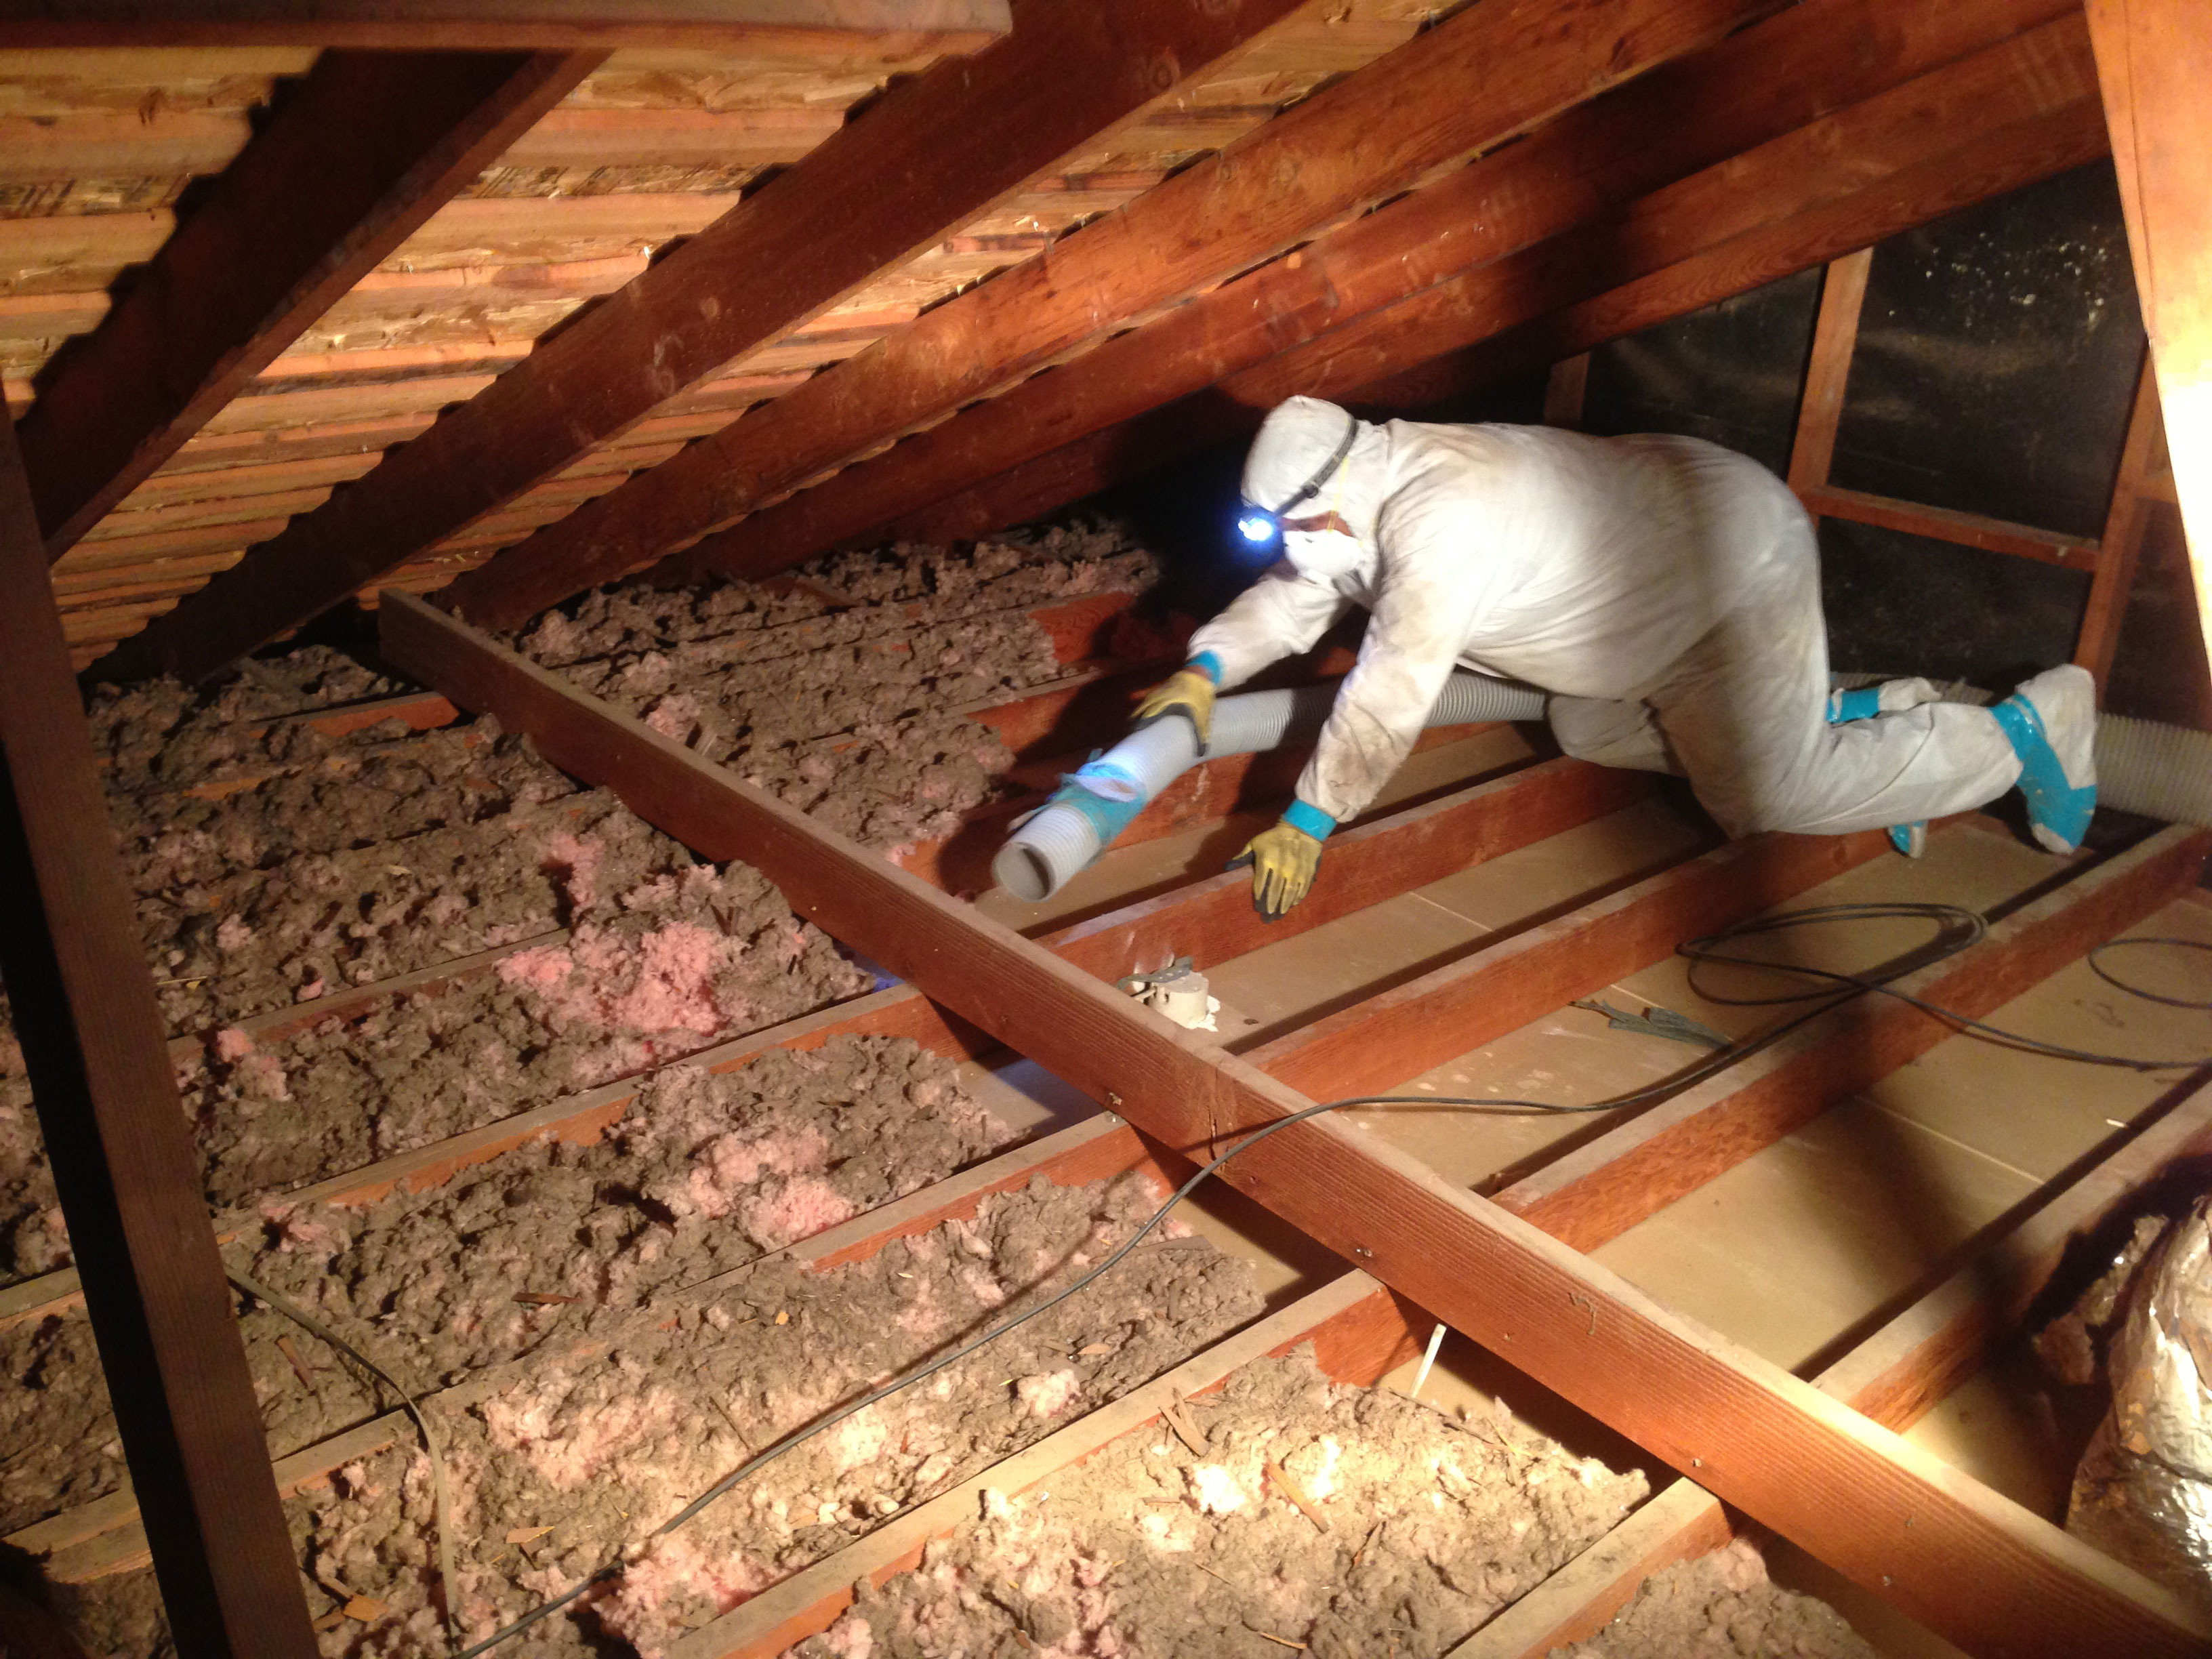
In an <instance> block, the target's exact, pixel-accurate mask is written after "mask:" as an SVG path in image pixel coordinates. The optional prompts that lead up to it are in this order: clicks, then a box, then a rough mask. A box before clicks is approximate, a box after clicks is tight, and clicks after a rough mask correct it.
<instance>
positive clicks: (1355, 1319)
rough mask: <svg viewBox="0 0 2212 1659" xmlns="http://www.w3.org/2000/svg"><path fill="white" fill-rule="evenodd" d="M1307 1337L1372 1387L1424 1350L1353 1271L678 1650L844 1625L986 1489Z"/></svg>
mask: <svg viewBox="0 0 2212 1659" xmlns="http://www.w3.org/2000/svg"><path fill="white" fill-rule="evenodd" d="M1308 1343H1310V1344H1311V1345H1312V1346H1313V1351H1314V1352H1313V1358H1314V1363H1315V1364H1316V1367H1318V1369H1319V1370H1321V1372H1322V1375H1323V1376H1327V1377H1328V1378H1329V1380H1330V1381H1332V1382H1334V1383H1339V1384H1340V1385H1342V1386H1344V1387H1346V1388H1366V1387H1371V1386H1373V1385H1374V1384H1375V1383H1379V1382H1380V1381H1382V1379H1383V1377H1384V1376H1386V1375H1388V1374H1389V1371H1390V1370H1392V1369H1393V1368H1394V1367H1395V1366H1397V1365H1398V1364H1401V1363H1403V1362H1404V1361H1405V1360H1406V1359H1407V1358H1411V1356H1412V1354H1413V1352H1414V1348H1413V1333H1412V1330H1411V1328H1410V1327H1409V1325H1408V1322H1407V1310H1406V1309H1404V1308H1403V1307H1402V1306H1401V1305H1400V1304H1399V1303H1398V1300H1397V1298H1395V1297H1393V1296H1392V1295H1391V1294H1390V1293H1389V1291H1386V1290H1384V1289H1383V1287H1382V1286H1381V1285H1377V1284H1376V1282H1375V1281H1374V1280H1373V1279H1370V1278H1369V1277H1368V1276H1367V1275H1366V1274H1365V1273H1346V1274H1345V1275H1344V1276H1343V1277H1342V1278H1340V1279H1334V1280H1332V1281H1331V1282H1329V1283H1328V1284H1326V1285H1322V1287H1321V1288H1320V1289H1319V1290H1316V1291H1310V1292H1308V1293H1307V1294H1306V1295H1304V1296H1302V1297H1299V1298H1298V1299H1297V1301H1296V1302H1293V1303H1291V1304H1290V1306H1288V1307H1286V1308H1284V1309H1282V1310H1280V1311H1279V1312H1277V1313H1273V1314H1270V1315H1268V1316H1267V1317H1266V1318H1264V1319H1262V1320H1261V1321H1259V1322H1257V1323H1255V1324H1253V1325H1249V1326H1247V1327H1246V1328H1244V1329H1243V1330H1241V1331H1239V1332H1237V1334H1235V1335H1234V1336H1231V1337H1230V1338H1228V1339H1227V1340H1225V1341H1222V1342H1219V1343H1217V1344H1216V1345H1215V1346H1212V1347H1211V1348H1208V1349H1206V1351H1205V1352H1203V1353H1200V1354H1197V1355H1195V1356H1194V1357H1193V1358H1189V1359H1187V1360H1185V1361H1184V1362H1183V1363H1182V1364H1180V1365H1178V1366H1176V1368H1175V1369H1174V1370H1170V1371H1167V1372H1164V1374H1162V1375H1161V1376H1158V1377H1155V1378H1154V1379H1152V1381H1151V1382H1149V1383H1145V1384H1143V1385H1142V1386H1141V1387H1139V1388H1137V1389H1132V1390H1131V1391H1130V1392H1129V1393H1127V1394H1126V1395H1122V1396H1121V1398H1120V1399H1119V1400H1116V1401H1114V1402H1113V1403H1112V1404H1111V1405H1108V1406H1103V1407H1100V1408H1099V1409H1098V1410H1097V1411H1094V1412H1091V1413H1087V1414H1086V1415H1085V1416H1083V1417H1080V1418H1079V1419H1076V1420H1075V1421H1074V1422H1073V1423H1071V1424H1069V1425H1067V1426H1066V1428H1064V1429H1061V1430H1059V1431H1057V1432H1055V1433H1054V1434H1051V1435H1048V1436H1047V1437H1045V1438H1044V1439H1042V1440H1041V1441H1039V1442H1038V1443H1036V1445H1034V1446H1030V1447H1029V1448H1027V1449H1024V1450H1023V1451H1019V1452H1017V1453H1015V1454H1014V1455H1012V1456H1011V1457H1008V1458H1005V1459H1003V1460H1001V1461H1000V1462H997V1463H994V1464H993V1465H992V1466H991V1467H990V1468H987V1469H986V1470H983V1471H981V1472H980V1473H978V1474H974V1475H971V1476H969V1478H968V1479H967V1480H963V1481H961V1482H960V1483H959V1484H958V1485H957V1486H953V1487H952V1488H951V1490H949V1491H947V1492H941V1493H939V1495H938V1496H936V1497H934V1498H930V1499H929V1500H928V1501H927V1502H926V1503H923V1504H916V1505H915V1507H914V1508H913V1509H911V1510H907V1511H906V1512H904V1513H903V1514H902V1515H900V1516H898V1517H897V1518H896V1519H895V1520H893V1521H891V1522H888V1523H887V1524H885V1525H884V1526H883V1527H881V1528H878V1529H877V1530H876V1531H875V1532H872V1533H871V1534H868V1536H867V1537H866V1538H864V1539H862V1540H861V1541H860V1542H858V1543H856V1544H852V1545H848V1547H845V1548H844V1549H842V1550H839V1551H838V1552H837V1553H836V1554H834V1555H831V1556H829V1557H828V1558H827V1559H823V1560H821V1561H817V1562H816V1563H815V1564H814V1565H812V1566H811V1567H807V1568H805V1569H804V1570H803V1571H799V1572H797V1573H794V1574H793V1575H792V1577H789V1578H787V1579H785V1580H784V1581H783V1582H782V1583H780V1584H776V1585H774V1586H772V1587H770V1588H769V1589H765V1590H763V1591H762V1592H761V1593H760V1594H759V1595H757V1596H755V1597H753V1598H752V1599H751V1600H750V1601H745V1602H743V1603H741V1604H740V1605H739V1606H738V1607H737V1608H736V1610H735V1611H733V1612H731V1613H726V1614H724V1615H723V1616H722V1617H721V1618H720V1619H717V1620H714V1621H712V1622H711V1623H709V1624H708V1625H706V1626H702V1627H701V1628H700V1629H699V1630H697V1631H696V1632H692V1633H691V1634H690V1635H689V1636H686V1637H685V1638H683V1640H682V1641H680V1642H679V1643H678V1644H676V1645H675V1646H674V1647H672V1648H671V1649H670V1650H669V1659H775V1656H777V1655H779V1654H781V1653H784V1652H786V1651H787V1650H789V1649H790V1648H791V1647H793V1645H794V1644H797V1643H799V1642H801V1641H804V1640H805V1638H807V1637H809V1636H813V1635H817V1634H818V1633H819V1632H823V1631H825V1630H827V1629H828V1628H829V1626H831V1625H833V1624H835V1623H836V1621H837V1620H838V1619H839V1617H840V1616H842V1614H843V1613H844V1611H845V1609H846V1608H847V1607H850V1606H851V1605H852V1603H853V1599H854V1594H855V1590H856V1586H857V1585H858V1584H860V1583H863V1582H865V1583H873V1584H878V1585H880V1584H883V1583H887V1582H888V1581H889V1580H890V1579H891V1578H892V1577H896V1575H897V1574H899V1573H902V1572H905V1571H909V1570H911V1569H912V1568H914V1567H915V1566H916V1565H919V1564H920V1562H921V1554H922V1550H923V1548H924V1547H925V1546H927V1544H928V1542H929V1541H930V1540H932V1539H933V1538H941V1537H944V1536H945V1535H946V1534H950V1533H951V1532H954V1531H956V1530H957V1529H958V1528H961V1527H963V1526H966V1525H968V1524H969V1523H970V1522H973V1521H974V1520H975V1516H976V1512H977V1510H978V1509H979V1507H980V1506H981V1504H982V1503H983V1502H984V1501H985V1495H986V1494H987V1493H998V1492H1012V1493H1019V1492H1029V1491H1030V1490H1032V1489H1034V1488H1035V1487H1037V1486H1042V1484H1043V1483H1044V1482H1045V1481H1047V1480H1059V1479H1060V1476H1061V1475H1062V1474H1065V1473H1066V1471H1067V1470H1068V1469H1070V1468H1073V1467H1074V1466H1075V1465H1076V1464H1078V1463H1079V1462H1082V1460H1083V1459H1085V1457H1088V1456H1089V1455H1091V1453H1093V1452H1095V1451H1097V1450H1098V1449H1101V1448H1102V1447H1103V1446H1106V1445H1108V1444H1109V1443H1111V1442H1113V1441H1115V1440H1116V1439H1119V1438H1120V1437H1121V1436H1123V1435H1126V1434H1133V1433H1134V1432H1135V1431H1137V1430H1139V1429H1140V1428H1143V1427H1144V1426H1145V1425H1146V1424H1148V1423H1155V1422H1158V1421H1160V1420H1162V1413H1164V1412H1166V1411H1168V1410H1171V1409H1172V1408H1173V1407H1176V1405H1178V1404H1180V1403H1181V1402H1182V1401H1185V1400H1188V1399H1191V1398H1193V1397H1194V1396H1197V1395H1206V1394H1210V1393H1212V1391H1213V1390H1214V1389H1218V1388H1219V1387H1220V1386H1221V1385H1222V1384H1223V1383H1225V1382H1227V1381H1228V1380H1229V1379H1230V1377H1231V1376H1233V1375H1235V1373H1236V1372H1237V1370H1239V1369H1240V1368H1241V1367H1243V1366H1245V1365H1248V1364H1251V1363H1252V1362H1253V1361H1254V1360H1255V1359H1260V1358H1265V1357H1267V1356H1269V1355H1273V1356H1276V1357H1280V1356H1282V1355H1284V1354H1287V1353H1289V1352H1291V1350H1292V1349H1294V1348H1297V1347H1299V1346H1303V1345H1305V1344H1308Z"/></svg>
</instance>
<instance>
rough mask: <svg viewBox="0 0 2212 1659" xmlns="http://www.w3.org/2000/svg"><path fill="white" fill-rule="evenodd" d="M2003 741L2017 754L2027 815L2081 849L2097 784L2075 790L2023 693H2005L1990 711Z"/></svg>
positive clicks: (2094, 799)
mask: <svg viewBox="0 0 2212 1659" xmlns="http://www.w3.org/2000/svg"><path fill="white" fill-rule="evenodd" d="M1990 714H1994V715H1996V720H1997V725H1998V726H2000V727H2001V728H2002V730H2003V732H2004V734H2005V741H2006V742H2008V743H2009V744H2012V752H2013V753H2014V754H2015V755H2017V756H2019V757H2020V793H2021V794H2023V795H2025V796H2027V816H2028V817H2030V818H2031V819H2033V821H2034V822H2035V823H2038V824H2039V825H2041V826H2042V827H2043V828H2044V829H2048V830H2050V831H2051V834H2052V835H2054V836H2057V837H2058V838H2059V839H2060V840H2061V841H2063V842H2065V843H2066V844H2067V845H2068V846H2069V847H2079V846H2080V845H2081V837H2082V836H2085V835H2087V834H2088V832H2089V815H2090V814H2091V813H2092V812H2093V811H2096V810H2097V786H2096V785H2095V784H2093V783H2090V784H2083V785H2082V786H2081V787H2079V788H2076V787H2075V786H2074V785H2072V784H2070V783H2069V782H2068V781H2066V769H2065V768H2064V767H2063V766H2062V765H2061V764H2060V763H2059V760H2058V752H2057V750H2054V749H2053V748H2051V739H2050V738H2049V737H2048V736H2046V735H2045V732H2044V730H2043V717H2042V716H2041V715H2039V714H2037V713H2036V712H2035V705H2034V704H2033V703H2032V702H2029V701H2028V700H2027V698H2026V697H2023V696H2010V697H2007V698H2006V699H2005V700H2004V701H2003V702H2001V703H1999V704H1997V706H1996V708H1992V709H1990Z"/></svg>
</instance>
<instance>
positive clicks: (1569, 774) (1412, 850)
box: [1042, 759, 1671, 1076]
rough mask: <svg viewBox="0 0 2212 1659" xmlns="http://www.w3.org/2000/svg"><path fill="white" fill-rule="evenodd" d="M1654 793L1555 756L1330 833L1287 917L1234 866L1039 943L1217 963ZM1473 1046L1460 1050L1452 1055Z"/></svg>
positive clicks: (1623, 776)
mask: <svg viewBox="0 0 2212 1659" xmlns="http://www.w3.org/2000/svg"><path fill="white" fill-rule="evenodd" d="M1650 791H1651V783H1650V779H1649V778H1648V777H1646V776H1645V775H1644V774H1642V773H1638V772H1624V771H1617V770H1610V769H1607V768H1605V767H1601V766H1592V765H1590V764H1589V763H1587V762H1584V761H1577V760H1564V759H1562V760H1552V761H1546V762H1543V763H1541V764H1539V765H1536V766H1532V767H1529V768H1528V769H1526V770H1524V771H1520V772H1516V773H1514V774H1513V775H1511V776H1510V777H1504V778H1500V779H1498V780H1497V781H1494V782H1491V783H1482V784H1477V785H1475V786H1474V787H1473V788H1471V789H1462V790H1460V791H1459V792H1457V793H1454V794H1451V795H1447V796H1446V797H1444V798H1443V799H1442V800H1437V801H1432V802H1431V803H1429V804H1428V805H1425V806H1416V807H1412V808H1409V809H1408V810H1407V811H1402V812H1395V813H1393V814H1391V815H1390V816H1389V817H1386V818H1379V819H1377V820H1376V822H1374V823H1369V824H1363V825H1361V826H1360V827H1359V828H1358V829H1347V830H1345V831H1342V832H1341V833H1340V834H1338V835H1334V836H1330V837H1329V846H1328V856H1327V858H1326V859H1324V860H1322V862H1323V864H1324V865H1325V866H1326V868H1325V869H1324V870H1323V871H1322V876H1321V878H1320V879H1319V881H1317V882H1316V884H1315V886H1314V890H1313V891H1312V893H1311V894H1310V895H1309V896H1307V898H1306V899H1305V900H1304V902H1302V903H1300V904H1299V905H1298V907H1297V908H1296V909H1294V910H1292V911H1291V913H1290V914H1289V915H1285V916H1284V917H1283V918H1282V919H1281V920H1280V921H1275V922H1272V923H1271V922H1268V921H1264V920H1262V919H1261V916H1260V915H1259V913H1258V912H1257V911H1255V910H1254V909H1253V908H1252V878H1251V876H1250V874H1249V872H1246V871H1243V870H1229V871H1225V872H1222V873H1221V874H1219V875H1217V876H1211V877H1208V878H1206V879H1205V880H1203V881H1197V882H1193V883H1191V884H1189V885H1188V886H1185V887H1179V888H1177V889H1176V890H1175V891H1174V892H1172V893H1167V894H1164V895H1162V896H1160V897H1158V898H1154V899H1146V900H1144V901H1142V902H1139V903H1136V904H1133V905H1129V906H1127V907H1125V908H1121V909H1119V910H1115V911H1114V912H1112V913H1111V914H1109V915H1103V916H1099V917H1097V918H1095V919H1094V920H1092V921H1085V922H1079V923H1078V924H1076V925H1075V926H1073V927H1063V928H1061V929H1060V930H1059V931H1058V932H1056V933H1048V934H1047V935H1046V936H1045V938H1044V939H1043V941H1042V943H1043V944H1044V945H1045V946H1046V947H1047V948H1048V949H1049V950H1051V951H1053V952H1054V954H1055V955H1057V956H1059V957H1060V958H1061V959H1062V960H1064V961H1067V962H1072V963H1075V964H1076V965H1077V966H1078V967H1079V968H1082V969H1086V970H1087V971H1089V972H1091V973H1094V974H1097V975H1099V977H1101V978H1102V979H1109V980H1111V979H1118V978H1120V977H1121V975H1124V974H1127V973H1131V972H1134V971H1137V970H1139V969H1146V968H1162V967H1165V966H1166V965H1167V964H1168V963H1170V962H1172V961H1173V960H1174V959H1175V958H1176V957H1179V956H1188V957H1191V958H1192V959H1193V960H1194V962H1195V963H1196V964H1197V966H1199V967H1200V968H1201V969H1203V968H1208V967H1211V966H1212V965H1213V964H1214V963H1218V962H1224V961H1226V960H1227V959H1228V958H1230V957H1237V956H1242V955H1243V954H1244V952H1246V951H1256V950H1258V949H1260V948H1261V946H1262V945H1273V944H1276V943H1278V942H1279V941H1280V940H1283V939H1295V938H1296V937H1297V935H1299V934H1300V933H1310V931H1312V930H1313V929H1314V928H1316V927H1321V926H1322V924H1323V923H1325V922H1330V921H1336V920H1337V919H1338V918H1339V917H1340V916H1348V915H1351V914H1352V912H1354V911H1355V910H1364V909H1366V908H1368V907H1369V906H1370V905H1374V904H1379V903H1381V902H1383V900H1384V899H1387V898H1392V897H1395V896H1397V895H1398V894H1400V893H1407V892H1411V891H1412V890H1413V889H1414V888H1416V887H1421V886H1425V885H1426V884H1428V883H1430V882H1432V881H1440V880H1442V879H1443V878H1444V877H1446V876H1448V875H1451V874H1453V873H1455V872H1458V871H1461V870H1464V869H1466V868H1467V867H1468V866H1469V865H1473V864H1480V863H1482V862H1484V861H1485V860H1489V859H1494V858H1498V857H1501V856H1503V855H1504V854H1507V853H1510V852H1512V851H1513V850H1515V849H1516V848H1522V847H1529V846H1533V845H1534V844H1535V843H1536V842H1540V841H1542V840H1545V839H1546V838H1547V837H1548V836H1556V835H1559V833H1561V832H1562V831H1564V830H1567V829H1573V828H1574V827H1575V826H1576V825H1577V824H1582V823H1589V821H1590V820H1591V819H1593V818H1595V817H1601V816H1602V815H1604V814H1605V813H1607V812H1611V811H1617V810H1618V809H1620V807H1623V806H1626V805H1629V804H1630V803H1631V802H1632V801H1635V800H1639V799H1643V798H1644V796H1646V795H1648V794H1649V793H1650ZM1669 942H1670V943H1671V940H1670V941H1669ZM1545 1006H1547V1008H1548V1007H1556V1006H1558V1003H1557V1000H1554V1001H1553V1002H1550V1003H1547V1004H1546V1005H1545ZM1468 1046H1470V1045H1468V1044H1466V1043H1462V1044H1461V1045H1460V1048H1467V1047H1468ZM1460 1048H1455V1049H1453V1050H1452V1052H1453V1053H1454V1054H1457V1053H1458V1052H1460ZM1255 1063H1259V1062H1257V1061H1255ZM1419 1069H1421V1068H1419V1067H1414V1068H1413V1070H1419ZM1400 1075H1403V1076H1410V1075H1412V1072H1411V1071H1408V1072H1406V1073H1401V1074H1400Z"/></svg>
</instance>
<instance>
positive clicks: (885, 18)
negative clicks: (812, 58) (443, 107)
mask: <svg viewBox="0 0 2212 1659" xmlns="http://www.w3.org/2000/svg"><path fill="white" fill-rule="evenodd" d="M1008 27H1009V10H1008V7H1007V4H1006V0H0V50H5V51H20V50H23V49H25V48H36V47H54V46H343V47H352V48H356V49H362V50H370V51H393V50H396V51H402V52H419V51H430V50H435V51H453V52H517V51H520V52H568V51H578V50H585V51H601V52H605V51H611V50H612V49H613V48H615V47H617V46H676V47H683V46H690V47H699V48H703V49H705V50H708V51H714V50H718V49H729V48H732V47H734V46H740V45H747V46H763V47H779V48H781V49H783V50H787V51H799V52H840V51H847V50H850V49H851V48H852V47H853V46H855V45H866V46H873V45H877V44H880V43H881V42H882V41H883V39H884V36H886V35H894V36H896V37H899V38H900V39H901V40H902V43H904V44H906V45H908V46H912V47H913V48H915V49H934V50H936V51H938V52H973V51H975V50H977V49H979V48H981V47H982V46H987V45H988V44H989V43H990V42H991V41H992V40H995V39H997V38H998V37H999V36H1000V35H1001V34H1004V33H1006V30H1007V28H1008Z"/></svg>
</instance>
